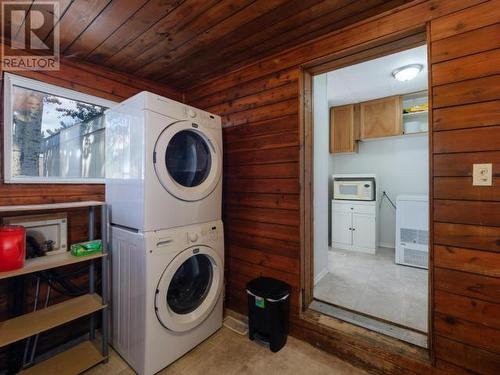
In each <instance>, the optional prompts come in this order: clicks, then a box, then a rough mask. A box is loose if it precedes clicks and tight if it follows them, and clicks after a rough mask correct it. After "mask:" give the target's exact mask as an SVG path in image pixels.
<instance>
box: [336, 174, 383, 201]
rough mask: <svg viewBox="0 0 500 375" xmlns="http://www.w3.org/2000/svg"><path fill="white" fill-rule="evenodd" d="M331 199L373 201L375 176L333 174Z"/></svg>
mask: <svg viewBox="0 0 500 375" xmlns="http://www.w3.org/2000/svg"><path fill="white" fill-rule="evenodd" d="M333 199H335V200H356V201H374V200H375V178H374V177H354V176H340V175H334V176H333Z"/></svg>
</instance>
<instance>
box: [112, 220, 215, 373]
mask: <svg viewBox="0 0 500 375" xmlns="http://www.w3.org/2000/svg"><path fill="white" fill-rule="evenodd" d="M111 235H112V237H111V238H112V252H111V256H112V267H113V273H112V275H113V276H112V285H113V300H112V345H113V347H114V348H115V350H116V351H117V352H118V353H120V355H121V356H122V357H123V358H124V359H125V360H126V361H127V362H128V363H129V364H130V366H131V367H132V368H133V369H134V370H135V371H136V372H137V373H139V374H141V375H143V374H146V375H150V374H155V373H157V372H158V371H160V370H161V369H163V368H165V367H166V366H168V365H169V364H170V363H172V362H173V361H175V360H176V359H178V358H180V357H181V356H182V355H183V354H184V353H186V352H188V351H189V350H191V349H192V348H194V347H195V346H196V345H198V344H199V343H201V342H202V341H203V340H205V339H206V338H207V337H209V336H210V335H212V334H213V333H215V332H216V331H217V330H218V329H219V328H220V327H221V326H222V303H223V292H222V290H223V284H224V282H223V278H224V239H223V227H222V222H221V221H214V222H210V223H205V224H199V225H192V226H187V227H184V228H177V229H170V230H163V231H155V232H147V233H141V232H134V231H129V230H126V229H123V228H120V227H115V226H113V227H112V229H111Z"/></svg>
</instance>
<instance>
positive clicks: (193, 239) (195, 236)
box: [189, 233, 198, 242]
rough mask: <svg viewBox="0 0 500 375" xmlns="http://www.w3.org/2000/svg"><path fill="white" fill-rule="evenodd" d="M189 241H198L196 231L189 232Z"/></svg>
mask: <svg viewBox="0 0 500 375" xmlns="http://www.w3.org/2000/svg"><path fill="white" fill-rule="evenodd" d="M189 241H191V242H196V241H198V233H189Z"/></svg>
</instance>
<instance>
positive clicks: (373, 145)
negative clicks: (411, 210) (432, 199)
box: [314, 133, 429, 247]
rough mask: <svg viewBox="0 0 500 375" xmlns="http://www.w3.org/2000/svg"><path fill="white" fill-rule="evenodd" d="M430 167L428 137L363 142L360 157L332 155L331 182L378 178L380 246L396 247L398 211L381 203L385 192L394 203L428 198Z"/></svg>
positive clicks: (385, 201)
mask: <svg viewBox="0 0 500 375" xmlns="http://www.w3.org/2000/svg"><path fill="white" fill-rule="evenodd" d="M314 145H315V147H316V143H315V144H314ZM315 157H316V150H315ZM428 166H429V160H428V138H427V133H425V134H423V135H411V136H401V137H392V138H385V139H379V140H371V141H366V142H360V143H359V151H358V153H357V154H336V155H330V166H329V170H330V180H329V181H330V184H331V174H333V173H350V174H355V173H374V174H376V175H377V181H376V183H377V195H378V196H377V200H378V205H379V217H378V219H379V220H378V222H379V228H378V230H379V236H378V238H379V244H380V245H382V246H389V247H394V241H395V231H396V211H395V210H394V209H393V208H392V206H390V204H389V203H388V202H387V200H384V201H381V197H382V192H383V191H384V190H385V191H386V192H387V194H388V195H389V196H390V197H391V199H392V200H393V201H394V202H395V200H396V197H397V196H398V195H399V194H412V193H417V194H428V191H429V179H428ZM315 183H316V181H315ZM330 197H331V195H330ZM315 203H316V202H315ZM314 240H315V241H316V234H315V238H314Z"/></svg>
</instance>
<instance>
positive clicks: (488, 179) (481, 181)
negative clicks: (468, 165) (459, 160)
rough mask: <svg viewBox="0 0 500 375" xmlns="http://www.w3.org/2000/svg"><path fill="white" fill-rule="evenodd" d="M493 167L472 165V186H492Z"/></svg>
mask: <svg viewBox="0 0 500 375" xmlns="http://www.w3.org/2000/svg"><path fill="white" fill-rule="evenodd" d="M492 172H493V165H492V164H491V163H489V164H473V165H472V185H474V186H491V185H492V182H493V180H492Z"/></svg>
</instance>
